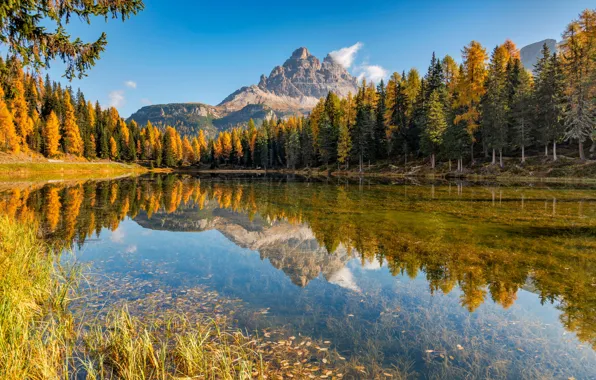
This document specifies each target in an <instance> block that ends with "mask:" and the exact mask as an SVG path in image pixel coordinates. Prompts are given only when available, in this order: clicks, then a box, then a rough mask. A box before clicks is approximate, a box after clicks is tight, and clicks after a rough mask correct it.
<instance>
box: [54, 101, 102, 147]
mask: <svg viewBox="0 0 596 380" xmlns="http://www.w3.org/2000/svg"><path fill="white" fill-rule="evenodd" d="M63 123H64V125H63V129H64V152H65V153H70V154H74V155H76V156H80V155H81V154H82V153H83V139H82V138H81V132H80V131H79V126H78V125H77V119H76V117H75V110H74V108H73V106H72V102H71V99H70V94H69V93H68V91H66V92H65V96H64V122H63ZM110 143H111V141H110ZM110 149H111V147H110Z"/></svg>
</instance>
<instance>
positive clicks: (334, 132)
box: [319, 92, 341, 166]
mask: <svg viewBox="0 0 596 380" xmlns="http://www.w3.org/2000/svg"><path fill="white" fill-rule="evenodd" d="M340 120H341V106H340V101H339V98H338V96H337V95H335V94H334V93H333V92H330V93H329V94H328V95H327V98H326V99H325V103H324V112H323V115H321V118H320V119H319V151H320V154H321V160H322V161H323V163H324V164H325V165H327V166H329V164H332V163H334V162H335V161H337V140H338V137H339V124H340Z"/></svg>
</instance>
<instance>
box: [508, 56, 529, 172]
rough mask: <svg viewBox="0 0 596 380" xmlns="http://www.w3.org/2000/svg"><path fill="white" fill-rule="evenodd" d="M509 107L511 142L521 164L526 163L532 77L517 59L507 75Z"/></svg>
mask: <svg viewBox="0 0 596 380" xmlns="http://www.w3.org/2000/svg"><path fill="white" fill-rule="evenodd" d="M509 82H510V83H511V90H512V94H511V107H510V114H509V120H510V123H511V126H512V129H511V132H512V135H511V142H512V143H513V146H514V147H516V148H519V149H520V150H521V162H522V163H523V162H525V161H526V147H528V146H530V145H531V144H532V122H531V121H532V118H533V116H534V115H533V107H532V106H533V103H532V94H533V85H532V75H531V74H530V73H529V72H528V71H527V70H526V69H524V68H523V66H522V65H521V62H520V60H519V59H517V60H515V61H514V65H513V68H512V69H511V70H510V73H509Z"/></svg>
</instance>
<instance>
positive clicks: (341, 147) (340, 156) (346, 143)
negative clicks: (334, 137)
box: [337, 123, 352, 170]
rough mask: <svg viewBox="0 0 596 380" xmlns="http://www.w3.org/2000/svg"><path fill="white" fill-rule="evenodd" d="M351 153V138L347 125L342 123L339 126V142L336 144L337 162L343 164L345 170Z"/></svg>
mask: <svg viewBox="0 0 596 380" xmlns="http://www.w3.org/2000/svg"><path fill="white" fill-rule="evenodd" d="M351 151H352V136H351V135H350V129H349V128H348V125H347V124H344V123H342V124H341V125H340V126H339V140H338V143H337V162H338V163H339V164H345V165H346V170H347V169H348V164H349V161H350V152H351Z"/></svg>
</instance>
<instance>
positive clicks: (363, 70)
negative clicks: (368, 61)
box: [355, 65, 388, 83]
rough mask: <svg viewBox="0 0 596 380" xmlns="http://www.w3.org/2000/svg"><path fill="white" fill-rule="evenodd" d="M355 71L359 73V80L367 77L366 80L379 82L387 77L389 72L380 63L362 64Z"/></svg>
mask: <svg viewBox="0 0 596 380" xmlns="http://www.w3.org/2000/svg"><path fill="white" fill-rule="evenodd" d="M355 72H356V74H358V81H361V80H362V79H363V78H366V80H369V81H372V82H374V83H378V82H380V81H381V79H385V78H387V74H388V71H387V70H385V69H384V68H383V67H381V66H379V65H361V66H358V67H357V68H356V70H355Z"/></svg>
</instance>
